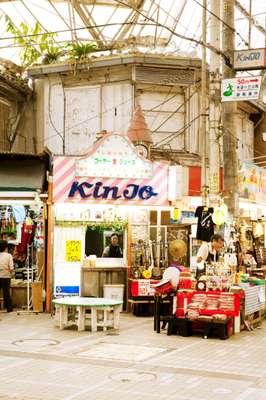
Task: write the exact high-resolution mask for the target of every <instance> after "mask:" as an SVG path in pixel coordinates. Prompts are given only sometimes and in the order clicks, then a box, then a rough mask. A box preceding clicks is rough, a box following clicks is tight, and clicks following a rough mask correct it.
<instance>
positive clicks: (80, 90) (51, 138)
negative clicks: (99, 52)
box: [36, 66, 199, 154]
mask: <svg viewBox="0 0 266 400" xmlns="http://www.w3.org/2000/svg"><path fill="white" fill-rule="evenodd" d="M131 75H132V76H131ZM131 75H130V70H129V68H128V66H127V67H126V68H122V69H121V67H120V68H117V67H115V68H114V70H113V69H107V68H102V69H101V71H99V70H96V71H95V73H92V72H90V71H89V72H87V79H85V73H84V72H82V74H79V76H72V77H70V76H69V75H67V76H64V77H59V76H58V75H53V76H50V77H49V78H47V77H44V78H42V79H40V80H39V81H43V83H42V84H40V83H39V81H38V84H36V91H37V97H36V101H37V115H38V117H37V130H38V144H41V143H43V145H44V146H47V147H48V148H49V149H50V150H51V151H52V152H53V153H56V154H62V153H64V152H65V154H84V152H86V151H87V149H88V148H89V147H90V146H91V145H92V144H93V142H95V140H96V133H98V132H100V131H102V130H106V131H108V132H110V131H117V132H126V131H127V129H128V127H129V124H130V120H131V117H132V114H133V110H134V105H136V104H140V105H141V107H142V109H143V112H144V116H145V119H146V122H147V124H148V127H149V129H150V130H151V132H152V137H153V140H154V144H156V145H158V146H161V147H165V148H168V149H169V150H171V149H172V150H180V151H183V150H185V151H188V152H193V153H197V152H198V148H199V146H198V126H199V121H198V120H197V119H196V120H195V116H196V115H198V114H199V100H198V95H197V92H196V91H195V93H194V94H193V95H192V96H191V97H189V96H190V94H189V92H188V90H187V86H185V87H181V86H180V85H176V84H175V85H169V84H167V85H162V84H161V83H160V82H158V84H155V83H151V84H143V83H139V82H136V81H134V79H133V78H134V76H133V75H134V74H133V71H131ZM42 111H43V115H44V117H43V121H42V118H41V113H42ZM42 135H43V137H44V139H43V141H42V139H41V136H42Z"/></svg>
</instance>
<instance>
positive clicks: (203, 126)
mask: <svg viewBox="0 0 266 400" xmlns="http://www.w3.org/2000/svg"><path fill="white" fill-rule="evenodd" d="M206 14H207V0H203V3H202V37H201V40H202V46H201V57H202V61H201V107H200V122H201V124H200V139H201V140H200V141H201V144H202V147H201V195H202V199H203V204H204V205H207V199H208V188H207V163H206V156H207V154H206V153H207V149H206V116H207V115H206V96H207V80H206V72H207V69H206V39H207V15H206Z"/></svg>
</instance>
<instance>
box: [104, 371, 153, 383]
mask: <svg viewBox="0 0 266 400" xmlns="http://www.w3.org/2000/svg"><path fill="white" fill-rule="evenodd" d="M110 379H112V380H113V381H118V382H147V381H155V380H156V375H155V374H152V373H150V372H121V373H117V374H113V375H111V376H110Z"/></svg>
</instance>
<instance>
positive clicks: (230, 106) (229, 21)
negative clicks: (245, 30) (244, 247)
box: [223, 0, 239, 218]
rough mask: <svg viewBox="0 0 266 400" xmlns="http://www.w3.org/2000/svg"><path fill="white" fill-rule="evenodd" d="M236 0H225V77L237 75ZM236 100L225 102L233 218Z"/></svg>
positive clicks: (227, 172) (226, 181) (226, 185)
mask: <svg viewBox="0 0 266 400" xmlns="http://www.w3.org/2000/svg"><path fill="white" fill-rule="evenodd" d="M234 6H235V0H223V21H224V24H223V52H224V53H225V54H226V56H227V57H228V60H229V63H230V65H226V64H225V63H223V78H224V79H228V78H233V77H234V76H235V74H234V70H233V67H232V64H233V52H234V48H235V32H234V22H235V21H234V18H235V12H234V11H235V10H234ZM236 114H237V103H236V102H224V103H223V155H224V190H225V202H226V204H227V206H228V211H229V213H230V215H231V216H232V217H233V218H237V217H238V215H239V196H238V159H237V129H236Z"/></svg>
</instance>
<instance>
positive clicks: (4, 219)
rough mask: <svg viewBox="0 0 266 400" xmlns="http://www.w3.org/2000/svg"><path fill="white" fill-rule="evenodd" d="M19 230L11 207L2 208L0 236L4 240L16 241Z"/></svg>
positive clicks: (0, 213) (0, 210)
mask: <svg viewBox="0 0 266 400" xmlns="http://www.w3.org/2000/svg"><path fill="white" fill-rule="evenodd" d="M16 235H17V230H16V223H15V220H14V216H13V213H12V208H11V207H9V206H8V207H6V206H4V207H1V208H0V236H1V239H3V240H7V241H9V240H14V239H16Z"/></svg>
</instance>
